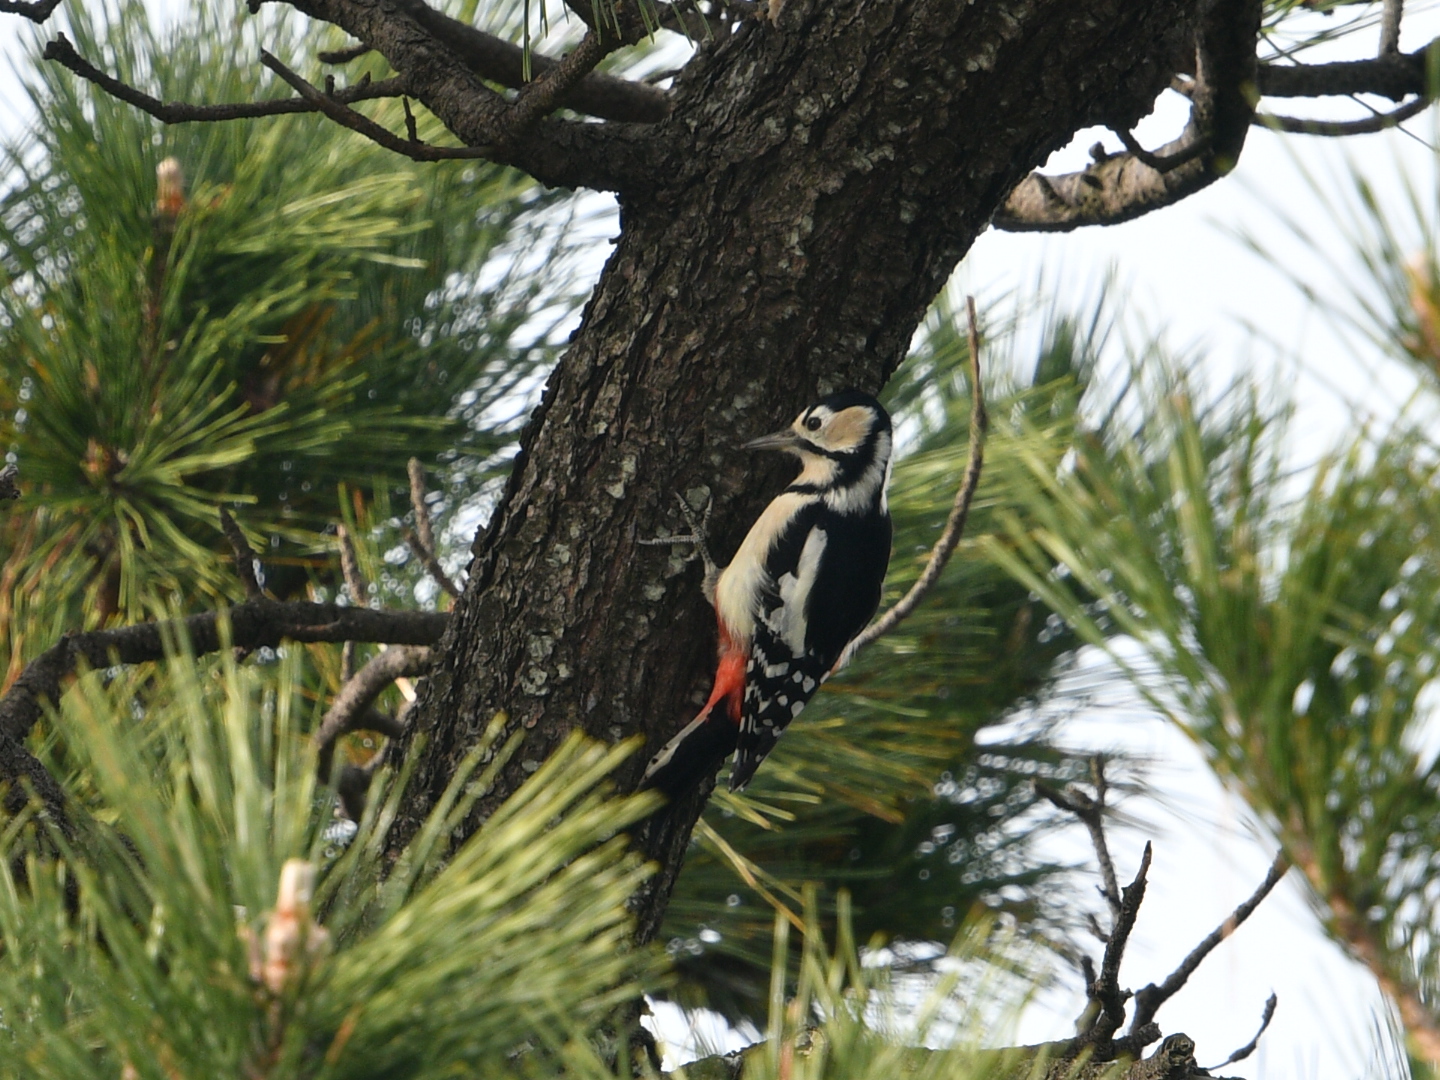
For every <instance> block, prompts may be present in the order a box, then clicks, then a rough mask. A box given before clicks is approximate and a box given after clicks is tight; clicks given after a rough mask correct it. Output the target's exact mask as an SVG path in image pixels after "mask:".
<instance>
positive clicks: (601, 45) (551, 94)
mask: <svg viewBox="0 0 1440 1080" xmlns="http://www.w3.org/2000/svg"><path fill="white" fill-rule="evenodd" d="M607 40H608V41H611V42H613V44H609V45H607V44H606V41H607ZM618 44H619V43H618V42H615V41H614V39H613V38H611V39H605V38H602V37H601V36H600V35H599V34H597V33H596V32H595V31H594V30H588V31H586V33H585V36H584V37H583V38H581V39H580V44H579V45H577V46H575V48H573V49H571V50H570V52H569V54H568V55H567V56H566V57H565V58H564V59H563V60H561V61H560V62H559V63H558V64H555V65H553V66H552V67H550V68H549V70H547V71H545V72H544V73H543V74H541V75H540V76H539V77H538V78H536V79H535V80H534V81H533V82H531V83H528V84H526V86H525V88H524V89H523V90H521V91H520V96H519V97H518V98H516V99H515V103H514V104H513V105H512V106H511V107H510V111H509V112H508V113H507V114H506V117H505V135H506V137H507V139H516V138H519V137H520V136H522V135H524V134H525V133H526V132H527V131H529V130H530V128H531V127H533V126H534V125H535V124H536V123H537V122H538V121H539V120H540V119H541V118H542V117H545V116H548V115H550V114H551V113H552V112H554V111H555V110H556V109H557V108H558V107H559V105H560V103H561V101H562V100H563V99H564V98H565V95H566V94H568V93H569V92H570V91H571V90H572V89H574V87H575V85H576V84H577V83H579V82H580V80H582V79H584V78H585V76H587V75H589V74H590V73H591V72H592V71H594V70H595V65H596V64H598V63H600V61H601V60H603V59H605V56H606V55H607V54H608V53H610V52H611V51H612V50H613V48H614V46H615V45H618Z"/></svg>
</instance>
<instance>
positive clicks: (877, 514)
mask: <svg viewBox="0 0 1440 1080" xmlns="http://www.w3.org/2000/svg"><path fill="white" fill-rule="evenodd" d="M891 438H892V435H891V430H890V416H889V414H888V413H886V411H885V410H884V408H882V407H881V405H880V403H879V402H878V401H876V400H875V399H874V398H872V397H871V396H870V395H869V394H862V393H860V392H859V391H855V390H850V391H845V392H844V393H839V394H832V395H830V396H829V397H827V398H824V399H822V400H821V401H819V402H816V403H815V404H814V405H811V406H810V407H809V408H808V409H806V410H805V411H804V412H802V413H801V414H800V415H799V416H798V417H796V418H795V422H794V423H793V424H791V425H790V426H789V427H788V428H786V429H785V430H783V431H778V432H776V433H775V434H773V435H766V436H765V437H764V438H760V439H756V440H755V441H754V442H750V443H747V444H746V449H750V450H784V451H787V452H789V453H792V454H794V455H795V456H796V457H798V458H799V459H800V464H801V469H800V475H799V476H797V477H796V478H795V480H794V481H793V482H792V483H791V484H790V486H789V487H787V488H786V489H785V490H784V491H782V492H781V493H780V494H779V495H777V496H776V497H775V498H774V499H773V500H772V501H771V502H770V505H769V506H767V507H766V508H765V510H764V512H763V513H762V514H761V515H760V517H759V519H758V520H757V521H756V522H755V524H754V525H752V526H751V527H750V531H749V532H748V533H747V534H746V536H745V539H744V540H743V541H742V542H741V544H740V549H739V550H738V551H737V552H736V553H735V557H734V559H733V560H731V562H730V565H729V566H727V567H725V568H724V569H723V570H719V569H718V568H716V566H715V564H714V562H713V561H712V560H711V559H710V556H709V553H708V551H706V549H705V544H704V531H703V528H702V527H701V526H700V524H699V523H698V522H695V521H694V520H692V521H691V527H692V531H693V532H694V533H695V535H694V536H693V537H689V538H679V537H667V538H663V540H662V542H664V541H671V540H680V539H690V540H693V541H694V542H695V543H696V544H697V545H698V546H699V548H700V552H701V555H702V556H703V557H704V559H705V564H706V570H707V574H706V594H707V597H708V598H709V599H710V601H711V603H712V604H714V606H715V614H716V617H717V621H718V622H719V624H720V662H719V665H718V668H717V670H716V673H715V685H714V688H713V689H712V690H711V691H710V699H709V701H707V702H706V703H705V707H704V708H703V709H702V710H701V711H700V714H699V715H698V716H696V717H695V719H694V720H692V721H690V723H689V724H687V725H686V726H685V728H684V729H683V730H681V732H680V733H679V734H678V735H676V736H675V737H674V738H673V739H671V740H670V741H669V742H668V743H667V744H666V745H665V747H664V748H663V749H662V750H661V751H660V752H659V753H658V754H656V755H655V756H654V757H653V758H652V759H651V761H650V764H649V766H648V767H647V768H646V770H645V780H644V783H645V786H648V787H654V788H657V789H659V790H661V791H664V792H666V793H667V794H670V795H672V796H673V795H677V794H679V793H680V792H682V791H684V790H685V789H686V788H687V787H689V786H690V785H691V784H693V783H696V782H698V781H699V779H700V775H701V773H702V772H703V771H705V770H707V769H712V768H714V766H715V764H716V762H717V761H719V760H720V759H721V758H723V757H724V756H725V755H726V754H727V753H729V752H730V750H731V749H733V750H734V752H735V762H734V765H733V767H732V768H731V771H730V790H731V791H738V790H739V789H741V788H743V787H744V786H745V785H746V784H747V783H749V782H750V778H751V777H752V776H754V775H755V770H756V769H757V768H759V766H760V762H761V761H763V760H764V759H765V755H766V754H768V753H769V752H770V751H771V749H772V748H773V747H774V746H775V742H776V740H778V739H779V738H780V735H781V733H782V732H783V731H784V730H785V727H786V725H788V724H789V723H790V721H791V720H793V719H795V717H797V716H799V715H800V711H801V710H802V709H804V708H805V705H806V703H807V702H808V701H809V700H810V698H811V697H813V696H814V694H815V691H817V690H818V689H820V684H821V683H823V682H824V681H825V680H826V679H827V678H829V677H830V675H831V673H832V672H833V671H835V670H836V668H837V667H839V666H840V664H841V663H842V661H844V660H845V659H848V658H847V657H846V656H845V651H846V647H847V646H848V645H849V644H850V642H851V641H853V640H854V639H855V637H856V635H858V634H859V633H860V631H861V630H863V629H864V628H865V625H866V624H867V623H868V622H869V621H870V619H871V618H872V617H873V616H874V614H875V610H876V608H877V607H879V604H880V586H881V583H882V582H883V581H884V579H885V570H886V568H887V567H888V566H889V563H890V512H889V508H888V506H887V504H886V499H885V488H886V485H887V484H888V483H889V480H890V450H891ZM682 503H683V500H682ZM686 516H687V517H692V515H691V514H690V513H689V512H688V506H687V515H686ZM712 583H713V588H712Z"/></svg>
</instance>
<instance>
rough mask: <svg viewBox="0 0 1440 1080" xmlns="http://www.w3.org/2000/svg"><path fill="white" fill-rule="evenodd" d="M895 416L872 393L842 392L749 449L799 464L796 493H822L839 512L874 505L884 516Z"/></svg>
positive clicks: (748, 446)
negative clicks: (877, 503)
mask: <svg viewBox="0 0 1440 1080" xmlns="http://www.w3.org/2000/svg"><path fill="white" fill-rule="evenodd" d="M890 445H891V432H890V414H889V413H887V412H886V411H885V409H884V407H883V406H882V405H881V404H880V403H879V402H878V401H876V400H875V399H874V398H873V397H871V396H870V395H869V394H864V393H861V392H860V391H859V390H843V391H841V392H840V393H838V394H831V395H830V396H829V397H826V398H821V399H820V400H819V401H817V402H816V403H815V404H814V405H811V406H810V407H809V408H808V409H806V410H805V411H804V412H802V413H801V414H800V415H799V416H797V417H796V418H795V422H794V423H793V424H791V425H790V426H789V427H788V428H786V429H785V430H784V431H777V432H775V433H774V434H773V435H765V436H763V437H761V438H759V439H755V440H754V441H753V442H748V443H746V444H745V448H746V449H747V450H784V451H787V452H788V453H791V454H794V455H795V456H796V457H798V458H799V459H800V463H801V465H802V466H803V467H802V469H801V471H800V475H799V476H798V477H796V479H795V482H794V483H793V484H792V485H791V489H792V490H801V491H812V492H816V493H819V494H823V495H825V497H826V500H827V501H829V502H831V503H832V504H834V506H835V509H837V510H851V509H853V508H856V507H859V506H861V505H867V506H868V505H870V504H871V503H872V502H873V501H874V500H875V499H876V498H877V497H878V499H879V501H880V507H881V509H882V511H883V509H884V504H885V482H886V480H887V479H888V478H889V475H890Z"/></svg>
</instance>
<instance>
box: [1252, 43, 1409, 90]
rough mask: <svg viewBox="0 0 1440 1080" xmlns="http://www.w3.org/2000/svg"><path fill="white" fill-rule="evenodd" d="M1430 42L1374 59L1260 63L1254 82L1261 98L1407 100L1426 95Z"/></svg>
mask: <svg viewBox="0 0 1440 1080" xmlns="http://www.w3.org/2000/svg"><path fill="white" fill-rule="evenodd" d="M1434 47H1435V42H1431V43H1430V44H1429V45H1426V46H1425V47H1424V48H1421V49H1416V50H1415V51H1414V52H1412V53H1399V52H1396V53H1387V54H1385V55H1382V56H1379V57H1376V58H1375V59H1373V60H1341V61H1336V62H1335V63H1332V64H1261V65H1260V66H1259V68H1258V70H1257V71H1256V73H1255V75H1256V78H1255V85H1256V88H1257V89H1258V90H1259V91H1260V95H1261V96H1262V97H1343V96H1348V95H1350V94H1375V95H1377V96H1379V97H1386V98H1389V99H1390V100H1391V101H1404V100H1405V99H1406V98H1407V97H1410V96H1411V95H1412V94H1424V93H1425V92H1426V90H1427V89H1428V87H1427V86H1426V82H1425V65H1426V59H1425V58H1426V55H1427V54H1428V53H1429V51H1430V50H1431V49H1432V48H1434Z"/></svg>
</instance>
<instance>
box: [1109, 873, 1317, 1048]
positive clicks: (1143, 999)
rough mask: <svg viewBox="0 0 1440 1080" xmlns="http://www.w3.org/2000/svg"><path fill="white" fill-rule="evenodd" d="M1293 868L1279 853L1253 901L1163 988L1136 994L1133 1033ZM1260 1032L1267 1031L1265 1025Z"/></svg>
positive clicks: (1208, 938)
mask: <svg viewBox="0 0 1440 1080" xmlns="http://www.w3.org/2000/svg"><path fill="white" fill-rule="evenodd" d="M1289 869H1290V863H1289V861H1287V860H1286V858H1285V855H1284V853H1283V852H1282V853H1280V854H1277V855H1276V856H1275V861H1274V862H1272V863H1271V864H1270V870H1269V872H1268V873H1266V875H1265V880H1264V881H1262V882H1261V883H1260V885H1259V887H1258V888H1257V889H1256V890H1255V891H1254V892H1253V893H1251V894H1250V897H1249V899H1247V900H1245V901H1244V902H1243V903H1242V904H1240V905H1239V906H1238V907H1237V908H1236V909H1235V910H1234V911H1233V912H1231V913H1230V915H1229V916H1228V917H1227V918H1226V919H1225V921H1224V922H1222V923H1221V924H1220V925H1219V926H1217V927H1216V928H1215V929H1214V930H1212V931H1211V932H1210V933H1209V935H1207V936H1206V938H1205V939H1204V940H1203V941H1201V942H1200V944H1198V945H1196V946H1195V948H1194V949H1192V950H1191V951H1190V955H1189V956H1187V957H1185V959H1184V960H1182V961H1181V963H1180V966H1179V967H1177V968H1176V969H1175V970H1174V971H1172V972H1171V973H1170V975H1169V976H1168V977H1167V978H1166V979H1165V981H1164V982H1162V983H1161V984H1160V985H1159V986H1156V985H1155V984H1154V983H1151V984H1150V985H1149V986H1147V987H1145V988H1144V989H1143V990H1140V991H1138V992H1137V993H1136V994H1135V1019H1134V1021H1133V1022H1132V1023H1131V1025H1130V1030H1131V1033H1132V1034H1133V1033H1134V1032H1136V1031H1138V1030H1139V1029H1140V1028H1142V1027H1144V1026H1145V1025H1146V1024H1148V1023H1149V1022H1150V1021H1151V1020H1153V1019H1154V1018H1155V1013H1156V1012H1157V1011H1158V1010H1159V1008H1160V1006H1161V1005H1163V1004H1165V1002H1167V1001H1169V1000H1170V999H1171V998H1172V997H1174V996H1175V994H1176V993H1178V992H1179V990H1180V988H1181V987H1182V986H1184V985H1185V983H1186V980H1188V979H1189V978H1190V976H1191V975H1193V974H1195V972H1196V970H1197V969H1198V968H1199V967H1200V964H1201V963H1202V962H1203V961H1204V959H1205V957H1207V956H1209V955H1210V952H1211V950H1212V949H1214V948H1215V946H1216V945H1219V944H1220V943H1221V942H1222V941H1224V940H1225V939H1226V938H1228V937H1229V936H1230V935H1231V934H1233V933H1234V932H1235V931H1236V930H1237V929H1239V927H1240V924H1241V923H1243V922H1244V921H1245V920H1246V919H1248V918H1249V917H1250V916H1251V914H1252V913H1253V912H1254V911H1255V909H1256V908H1257V907H1259V906H1260V901H1262V900H1264V899H1265V897H1267V896H1269V895H1270V890H1271V889H1273V888H1275V886H1276V885H1277V884H1278V883H1279V881H1280V879H1281V878H1283V877H1284V876H1285V872H1286V871H1287V870H1289ZM1266 1023H1269V1021H1268V1020H1267V1021H1266ZM1260 1030H1261V1031H1264V1030H1265V1028H1264V1026H1263V1025H1262V1027H1261V1028H1260ZM1255 1037H1256V1038H1257V1039H1258V1038H1259V1037H1260V1036H1259V1035H1258V1034H1257V1035H1256V1036H1255ZM1252 1049H1253V1046H1252ZM1239 1060H1240V1059H1239V1058H1236V1057H1232V1058H1231V1059H1230V1061H1239ZM1230 1061H1225V1062H1222V1063H1221V1064H1223V1065H1228V1064H1230ZM1217 1067H1218V1066H1217Z"/></svg>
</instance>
